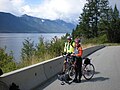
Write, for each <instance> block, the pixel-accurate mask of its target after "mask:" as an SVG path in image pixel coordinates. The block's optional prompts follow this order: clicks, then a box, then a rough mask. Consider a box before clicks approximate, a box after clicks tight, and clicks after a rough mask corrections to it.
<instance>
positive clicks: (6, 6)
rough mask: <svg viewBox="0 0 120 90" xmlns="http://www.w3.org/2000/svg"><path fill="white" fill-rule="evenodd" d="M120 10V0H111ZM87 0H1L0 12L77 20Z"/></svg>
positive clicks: (69, 20) (111, 3)
mask: <svg viewBox="0 0 120 90" xmlns="http://www.w3.org/2000/svg"><path fill="white" fill-rule="evenodd" d="M109 2H110V6H111V5H112V6H114V5H115V3H116V4H117V7H118V9H119V11H120V0H109ZM85 3H86V0H0V12H9V13H12V14H14V15H17V16H20V15H23V14H28V15H31V16H35V17H39V18H45V19H51V20H54V19H62V20H65V21H68V22H71V21H77V20H78V18H79V15H80V13H82V9H83V7H84V4H85Z"/></svg>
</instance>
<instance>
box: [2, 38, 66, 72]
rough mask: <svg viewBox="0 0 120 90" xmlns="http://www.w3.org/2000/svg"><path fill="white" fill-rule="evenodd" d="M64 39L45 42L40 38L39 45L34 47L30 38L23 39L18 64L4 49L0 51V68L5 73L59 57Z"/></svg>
mask: <svg viewBox="0 0 120 90" xmlns="http://www.w3.org/2000/svg"><path fill="white" fill-rule="evenodd" d="M65 38H66V37H62V38H61V39H58V38H57V37H54V38H53V39H52V40H51V41H48V42H45V41H44V39H43V38H42V37H40V38H39V43H38V45H36V46H35V45H34V41H32V40H31V39H30V38H27V39H25V41H24V42H23V48H22V49H21V50H22V52H21V61H20V62H19V63H16V62H15V61H14V58H13V55H12V52H11V53H10V55H8V54H7V53H6V52H5V49H0V68H1V69H2V70H3V72H4V73H6V72H10V71H13V70H16V69H19V68H23V67H26V66H29V65H32V64H35V63H39V62H42V61H44V60H48V59H51V58H54V57H57V56H60V55H61V53H62V52H63V48H64V42H65Z"/></svg>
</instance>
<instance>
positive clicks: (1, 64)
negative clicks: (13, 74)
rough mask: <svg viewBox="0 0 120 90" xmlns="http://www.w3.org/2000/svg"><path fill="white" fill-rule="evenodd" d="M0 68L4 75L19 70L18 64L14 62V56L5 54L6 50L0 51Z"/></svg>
mask: <svg viewBox="0 0 120 90" xmlns="http://www.w3.org/2000/svg"><path fill="white" fill-rule="evenodd" d="M0 68H1V69H2V71H3V73H6V72H10V71H12V70H15V69H17V67H16V63H15V62H14V61H13V56H12V55H11V54H10V55H8V54H7V53H5V49H0Z"/></svg>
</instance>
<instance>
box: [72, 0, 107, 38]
mask: <svg viewBox="0 0 120 90" xmlns="http://www.w3.org/2000/svg"><path fill="white" fill-rule="evenodd" d="M108 4H109V3H108V0H87V3H86V4H85V6H84V8H83V13H82V14H81V15H80V17H79V25H78V26H77V28H76V30H74V32H76V31H77V32H78V33H79V35H80V33H81V34H82V35H83V36H84V37H86V38H94V37H98V36H99V34H100V33H101V32H102V31H100V30H101V29H99V28H100V27H99V26H100V25H99V23H100V20H101V19H104V18H106V20H107V18H108V17H107V15H108V14H107V11H108V10H109V6H108Z"/></svg>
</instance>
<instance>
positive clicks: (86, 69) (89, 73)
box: [65, 57, 95, 80]
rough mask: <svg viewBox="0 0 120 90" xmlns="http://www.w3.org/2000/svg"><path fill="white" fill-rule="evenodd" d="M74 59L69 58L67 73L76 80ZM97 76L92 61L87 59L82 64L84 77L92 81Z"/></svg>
mask: <svg viewBox="0 0 120 90" xmlns="http://www.w3.org/2000/svg"><path fill="white" fill-rule="evenodd" d="M72 59H73V58H72V57H68V58H67V62H66V66H67V68H66V70H65V73H66V74H68V75H69V77H70V78H71V79H72V80H74V78H75V66H74V64H73V60H72ZM94 74H95V67H94V65H93V64H92V63H91V59H89V58H85V59H84V62H83V64H82V75H83V77H84V78H85V79H86V80H90V79H91V78H92V77H93V76H94Z"/></svg>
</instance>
